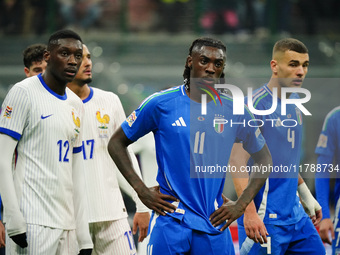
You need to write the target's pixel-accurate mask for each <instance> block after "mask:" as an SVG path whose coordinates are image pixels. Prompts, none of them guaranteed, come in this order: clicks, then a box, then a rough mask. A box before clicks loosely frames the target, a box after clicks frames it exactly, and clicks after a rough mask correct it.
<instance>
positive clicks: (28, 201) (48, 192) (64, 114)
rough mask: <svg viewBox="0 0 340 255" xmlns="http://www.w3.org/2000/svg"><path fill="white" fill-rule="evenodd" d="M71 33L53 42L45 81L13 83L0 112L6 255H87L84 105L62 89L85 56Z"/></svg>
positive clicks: (41, 77)
mask: <svg viewBox="0 0 340 255" xmlns="http://www.w3.org/2000/svg"><path fill="white" fill-rule="evenodd" d="M82 53H83V49H82V40H81V38H80V37H79V35H78V34H76V33H74V32H73V31H70V30H61V31H58V32H56V33H54V34H53V35H51V37H50V39H49V42H48V47H47V51H46V52H45V53H44V59H45V60H46V62H47V67H46V70H45V72H44V73H43V74H39V75H37V76H33V77H30V78H27V79H24V80H23V81H21V82H18V83H17V84H15V85H14V86H13V88H12V89H11V90H10V92H9V93H8V94H7V96H6V98H5V100H4V102H3V105H2V108H1V113H0V145H1V146H0V153H1V155H2V156H3V160H1V163H0V193H1V195H2V199H3V203H4V207H5V213H4V214H5V222H6V232H7V235H8V237H10V238H8V239H7V240H6V253H7V254H34V255H36V254H78V253H79V250H80V254H91V252H92V247H93V244H92V241H91V237H90V234H89V228H88V224H87V221H88V217H87V215H86V210H85V206H86V204H85V202H86V200H85V199H86V198H85V194H84V192H83V190H84V185H85V180H84V168H83V167H84V166H83V160H82V153H81V152H82V151H81V149H82V120H83V111H84V108H83V104H82V102H81V100H80V99H79V98H78V97H77V95H75V94H74V93H73V92H72V91H71V90H70V89H68V88H66V84H67V83H68V82H70V81H72V80H73V79H74V77H75V75H76V73H77V71H78V69H79V66H80V64H81V62H82V56H83V54H82Z"/></svg>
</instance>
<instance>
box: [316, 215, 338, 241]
mask: <svg viewBox="0 0 340 255" xmlns="http://www.w3.org/2000/svg"><path fill="white" fill-rule="evenodd" d="M329 232H330V233H331V237H332V239H334V238H335V234H334V225H333V222H332V220H331V219H328V218H327V219H323V220H322V221H321V222H320V226H319V234H320V237H321V240H322V241H323V242H325V243H328V244H330V245H331V244H332V240H331V239H330V238H329Z"/></svg>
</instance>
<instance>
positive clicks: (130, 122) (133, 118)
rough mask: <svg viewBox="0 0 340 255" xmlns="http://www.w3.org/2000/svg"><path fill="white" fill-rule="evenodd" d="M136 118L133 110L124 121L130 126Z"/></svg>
mask: <svg viewBox="0 0 340 255" xmlns="http://www.w3.org/2000/svg"><path fill="white" fill-rule="evenodd" d="M136 119H137V116H136V111H133V112H132V113H131V114H130V116H129V117H127V119H126V122H127V123H128V124H129V126H130V127H131V126H132V124H133V123H134V122H135V120H136Z"/></svg>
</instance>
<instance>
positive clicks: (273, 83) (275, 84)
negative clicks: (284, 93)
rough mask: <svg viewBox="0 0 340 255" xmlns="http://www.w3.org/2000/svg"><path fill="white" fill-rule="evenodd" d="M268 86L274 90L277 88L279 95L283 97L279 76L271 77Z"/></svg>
mask: <svg viewBox="0 0 340 255" xmlns="http://www.w3.org/2000/svg"><path fill="white" fill-rule="evenodd" d="M267 87H268V88H269V89H270V91H271V92H273V88H277V97H278V98H280V99H281V86H280V84H279V82H278V79H277V78H273V77H272V78H271V79H270V81H269V82H268V84H267Z"/></svg>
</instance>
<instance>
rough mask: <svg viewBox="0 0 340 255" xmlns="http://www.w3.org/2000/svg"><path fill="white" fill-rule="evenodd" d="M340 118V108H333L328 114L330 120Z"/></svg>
mask: <svg viewBox="0 0 340 255" xmlns="http://www.w3.org/2000/svg"><path fill="white" fill-rule="evenodd" d="M339 116H340V106H337V107H335V108H333V109H332V110H331V111H330V112H329V113H328V114H327V117H328V118H330V117H332V118H338V117H339Z"/></svg>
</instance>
